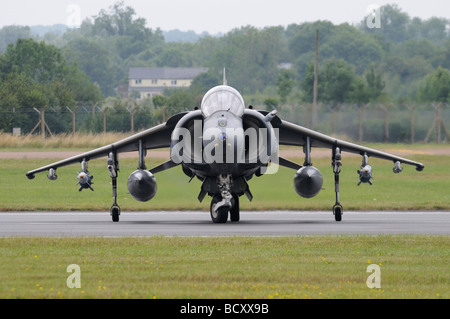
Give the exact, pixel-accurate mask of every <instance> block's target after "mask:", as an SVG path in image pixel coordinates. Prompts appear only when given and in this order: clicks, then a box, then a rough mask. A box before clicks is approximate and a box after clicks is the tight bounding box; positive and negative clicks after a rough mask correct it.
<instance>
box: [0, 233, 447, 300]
mask: <svg viewBox="0 0 450 319" xmlns="http://www.w3.org/2000/svg"><path fill="white" fill-rule="evenodd" d="M0 256H1V258H0V298H2V299H4V298H187V299H190V298H238V299H240V298H257V299H270V298H288V299H297V298H449V297H450V295H449V291H450V290H449V279H450V278H449V277H450V275H449V272H448V269H449V264H448V261H449V242H448V237H446V236H436V237H435V236H432V237H430V236H328V237H319V236H312V237H275V238H262V237H256V238H249V237H227V238H216V237H212V238H176V237H174V238H165V237H150V238H120V239H119V238H117V239H112V238H110V239H100V238H33V239H31V238H20V239H19V238H7V239H5V238H3V239H0ZM70 264H77V265H79V266H80V269H81V288H80V289H76V288H75V289H69V288H68V287H67V285H66V279H67V277H68V276H69V275H70V274H69V273H67V272H66V269H67V266H68V265H70ZM370 264H376V265H379V266H380V270H381V288H380V289H376V288H375V289H369V288H368V287H367V285H366V280H367V278H368V276H369V275H370V273H368V272H367V267H368V265H370Z"/></svg>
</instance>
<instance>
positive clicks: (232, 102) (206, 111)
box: [202, 85, 245, 118]
mask: <svg viewBox="0 0 450 319" xmlns="http://www.w3.org/2000/svg"><path fill="white" fill-rule="evenodd" d="M218 111H229V112H231V113H233V114H234V115H236V116H237V117H242V116H243V115H244V111H245V104H244V99H243V98H242V96H241V94H240V93H239V92H238V91H236V90H235V89H233V88H232V87H230V86H226V85H221V86H217V87H215V88H212V89H211V90H209V91H208V92H207V93H206V94H205V97H204V98H203V101H202V114H203V116H204V117H205V118H207V117H209V116H211V115H212V114H214V113H216V112H218Z"/></svg>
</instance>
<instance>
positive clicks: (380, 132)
mask: <svg viewBox="0 0 450 319" xmlns="http://www.w3.org/2000/svg"><path fill="white" fill-rule="evenodd" d="M41 111H42V109H37V108H26V109H25V110H20V111H18V110H15V109H14V108H12V107H11V108H7V107H2V109H1V110H0V131H3V132H4V133H13V130H14V129H16V130H15V132H16V134H17V133H18V131H19V130H17V129H20V133H21V134H22V135H27V134H30V133H34V134H42V132H41V128H42V126H41V125H38V124H41V123H39V121H40V120H41V115H40V112H41ZM179 111H180V110H179V109H178V110H175V109H171V108H164V109H154V108H153V107H145V108H137V109H135V110H131V109H127V108H119V109H114V108H107V109H102V108H100V107H98V106H97V105H92V104H79V106H78V107H77V108H76V109H73V108H72V109H70V108H67V107H49V108H47V109H46V110H45V124H46V126H47V127H48V129H49V131H50V132H51V133H52V134H70V133H73V132H83V133H102V132H130V133H131V132H137V131H141V130H144V129H147V128H150V127H152V126H154V125H157V124H159V123H162V122H164V121H166V120H167V119H168V118H169V117H170V115H171V114H175V113H177V112H179ZM278 115H279V116H280V117H281V118H282V119H285V120H288V121H290V122H293V123H296V124H299V125H302V126H305V127H308V128H312V129H315V130H317V131H319V132H322V133H324V134H327V135H332V136H336V137H338V138H342V139H347V140H352V141H359V142H373V143H414V142H424V141H425V142H430V143H445V142H449V141H450V135H449V133H450V130H449V129H450V107H449V105H448V104H444V103H440V104H437V103H430V104H409V105H394V104H368V105H364V106H356V105H354V104H342V105H334V106H330V105H324V104H320V105H318V108H317V115H315V114H314V112H313V109H312V105H310V104H306V105H301V106H289V105H288V106H283V107H279V108H278ZM74 125H75V128H74ZM33 129H34V131H33ZM47 134H48V132H47Z"/></svg>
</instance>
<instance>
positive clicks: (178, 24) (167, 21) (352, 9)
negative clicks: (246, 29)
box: [0, 0, 450, 33]
mask: <svg viewBox="0 0 450 319" xmlns="http://www.w3.org/2000/svg"><path fill="white" fill-rule="evenodd" d="M2 2H3V3H2V4H1V5H0V27H3V26H5V25H53V24H57V23H62V24H71V23H76V22H77V21H78V20H80V19H79V18H81V20H83V19H85V18H87V17H91V16H94V15H97V14H98V13H99V11H100V10H101V9H107V8H108V7H109V6H111V5H113V4H114V3H116V2H117V0H39V1H36V0H13V1H2ZM387 3H391V4H392V3H396V4H398V5H399V7H400V8H401V9H402V10H403V11H405V12H407V13H408V14H409V15H410V16H412V17H416V16H417V17H420V18H422V19H428V18H430V17H433V16H437V17H444V18H450V1H443V0H427V1H423V0H420V1H417V0H414V1H412V0H393V1H388V0H387V1H384V0H343V1H331V0H308V1H303V0H221V1H217V0H147V1H143V0H125V4H126V5H128V6H131V7H133V8H134V9H135V10H136V12H137V15H138V16H140V17H143V18H145V19H146V20H147V24H148V26H149V27H151V28H152V29H155V28H158V27H159V28H161V29H162V30H171V29H180V30H184V31H187V30H194V31H196V32H202V31H208V32H210V33H217V32H224V33H225V32H227V31H230V30H231V29H233V28H236V27H241V26H244V25H252V26H256V27H264V26H278V25H282V26H286V25H288V24H291V23H302V22H307V21H316V20H329V21H331V22H333V23H335V24H340V23H343V22H349V23H354V22H359V21H361V20H362V19H363V17H364V16H365V15H366V14H367V9H368V8H369V6H370V5H372V4H376V5H380V6H381V5H384V4H387ZM71 5H75V6H71Z"/></svg>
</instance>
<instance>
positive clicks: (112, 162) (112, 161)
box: [108, 152, 120, 223]
mask: <svg viewBox="0 0 450 319" xmlns="http://www.w3.org/2000/svg"><path fill="white" fill-rule="evenodd" d="M108 171H109V175H110V176H111V180H112V195H113V204H112V206H111V208H110V210H109V211H110V213H111V217H112V221H113V222H114V223H117V222H119V216H120V207H119V205H117V172H118V171H119V161H118V160H117V154H114V153H112V152H111V153H110V154H109V157H108Z"/></svg>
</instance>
